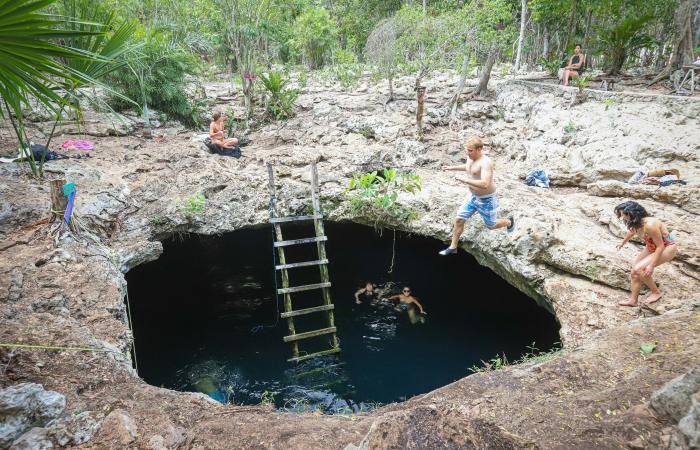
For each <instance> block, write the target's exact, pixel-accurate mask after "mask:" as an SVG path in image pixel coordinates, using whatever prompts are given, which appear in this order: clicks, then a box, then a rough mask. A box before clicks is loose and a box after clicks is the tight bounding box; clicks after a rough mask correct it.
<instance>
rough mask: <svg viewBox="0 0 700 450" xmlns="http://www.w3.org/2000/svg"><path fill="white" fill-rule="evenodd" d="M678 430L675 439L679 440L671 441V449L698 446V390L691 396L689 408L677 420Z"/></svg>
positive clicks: (699, 423)
mask: <svg viewBox="0 0 700 450" xmlns="http://www.w3.org/2000/svg"><path fill="white" fill-rule="evenodd" d="M678 431H679V435H677V441H680V442H677V441H676V440H674V441H672V445H671V449H672V450H676V449H678V450H681V449H685V448H691V449H692V448H695V449H697V448H700V392H696V393H695V394H694V395H693V396H692V398H691V405H690V410H689V411H688V414H686V415H685V417H683V418H682V419H681V420H680V421H679V422H678ZM676 442H677V444H678V445H677V444H676Z"/></svg>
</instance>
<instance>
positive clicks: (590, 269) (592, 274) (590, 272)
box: [583, 264, 600, 283]
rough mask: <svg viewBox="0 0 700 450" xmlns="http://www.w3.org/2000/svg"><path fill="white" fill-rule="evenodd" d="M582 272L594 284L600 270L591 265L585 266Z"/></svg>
mask: <svg viewBox="0 0 700 450" xmlns="http://www.w3.org/2000/svg"><path fill="white" fill-rule="evenodd" d="M583 271H584V272H585V273H586V276H587V277H588V278H590V279H591V281H593V282H594V283H595V282H596V281H597V280H598V275H599V274H600V268H599V267H598V266H596V265H593V264H586V267H584V269H583Z"/></svg>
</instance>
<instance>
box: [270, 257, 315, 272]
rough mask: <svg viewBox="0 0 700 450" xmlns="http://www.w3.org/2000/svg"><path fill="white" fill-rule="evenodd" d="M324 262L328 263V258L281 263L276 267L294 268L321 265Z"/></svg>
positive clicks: (278, 268) (277, 268)
mask: <svg viewBox="0 0 700 450" xmlns="http://www.w3.org/2000/svg"><path fill="white" fill-rule="evenodd" d="M322 264H328V260H327V259H317V260H316V261H304V262H298V263H291V264H280V265H278V266H275V269H276V270H282V269H294V268H295V267H307V266H320V265H322Z"/></svg>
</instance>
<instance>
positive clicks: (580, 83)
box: [574, 75, 591, 93]
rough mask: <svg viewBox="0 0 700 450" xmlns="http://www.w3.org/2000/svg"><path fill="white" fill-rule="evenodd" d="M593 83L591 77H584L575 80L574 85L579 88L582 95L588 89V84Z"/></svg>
mask: <svg viewBox="0 0 700 450" xmlns="http://www.w3.org/2000/svg"><path fill="white" fill-rule="evenodd" d="M590 81H591V77H590V76H589V75H584V76H582V77H576V78H574V84H575V85H576V87H577V88H578V91H579V93H582V92H583V90H584V89H586V88H587V87H588V84H589V83H590Z"/></svg>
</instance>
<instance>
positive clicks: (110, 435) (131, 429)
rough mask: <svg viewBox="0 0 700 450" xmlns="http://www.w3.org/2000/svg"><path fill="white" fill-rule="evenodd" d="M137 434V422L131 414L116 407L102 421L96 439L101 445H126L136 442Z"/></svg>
mask: <svg viewBox="0 0 700 450" xmlns="http://www.w3.org/2000/svg"><path fill="white" fill-rule="evenodd" d="M136 436H137V431H136V424H135V423H134V420H133V419H132V418H131V416H129V414H128V413H127V412H126V411H123V410H120V409H115V410H114V411H112V412H111V413H109V415H108V416H107V417H106V418H105V420H104V422H102V427H100V431H98V433H97V436H95V439H96V441H97V442H98V443H99V445H106V446H122V447H124V446H127V445H129V444H131V443H132V442H134V441H135V440H136Z"/></svg>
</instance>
